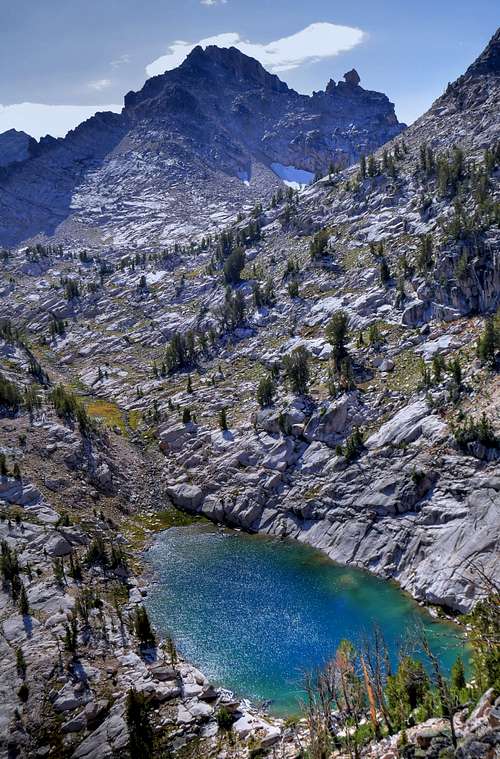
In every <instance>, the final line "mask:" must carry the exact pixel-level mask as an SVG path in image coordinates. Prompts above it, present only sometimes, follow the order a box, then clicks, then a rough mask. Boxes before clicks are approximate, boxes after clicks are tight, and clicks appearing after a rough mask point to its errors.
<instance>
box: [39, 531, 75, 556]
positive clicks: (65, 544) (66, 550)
mask: <svg viewBox="0 0 500 759" xmlns="http://www.w3.org/2000/svg"><path fill="white" fill-rule="evenodd" d="M44 548H45V550H46V551H47V554H48V555H49V556H51V557H53V558H59V557H60V556H67V555H68V554H70V553H71V551H72V548H71V543H69V541H68V540H66V538H65V537H64V536H63V535H60V534H59V533H58V532H55V533H54V534H53V535H51V536H50V537H49V539H48V540H47V542H46V543H45V546H44Z"/></svg>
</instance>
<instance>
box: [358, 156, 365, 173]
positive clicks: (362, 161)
mask: <svg viewBox="0 0 500 759" xmlns="http://www.w3.org/2000/svg"><path fill="white" fill-rule="evenodd" d="M359 176H360V178H361V179H365V177H366V157H365V156H364V155H362V156H361V158H360V159H359Z"/></svg>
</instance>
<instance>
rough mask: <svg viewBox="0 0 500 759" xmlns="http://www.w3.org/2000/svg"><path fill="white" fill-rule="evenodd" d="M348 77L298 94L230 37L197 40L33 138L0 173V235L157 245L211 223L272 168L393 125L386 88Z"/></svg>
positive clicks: (368, 142) (366, 147) (296, 165)
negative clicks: (84, 116) (130, 85)
mask: <svg viewBox="0 0 500 759" xmlns="http://www.w3.org/2000/svg"><path fill="white" fill-rule="evenodd" d="M358 81H359V77H358V75H357V74H356V73H355V72H348V74H347V75H346V81H345V82H340V83H339V84H337V85H335V86H330V85H329V87H328V93H325V92H319V93H314V94H313V95H311V96H309V95H301V94H299V93H297V92H295V91H294V90H292V89H290V88H289V87H288V86H287V85H286V84H285V83H284V82H282V81H281V80H280V79H279V78H278V77H277V76H275V75H274V74H270V73H269V72H267V71H266V70H265V69H264V67H263V66H262V65H261V64H260V63H259V62H258V61H256V60H254V59H253V58H250V57H249V56H247V55H245V54H243V53H241V52H240V51H239V50H237V49H236V48H228V49H226V48H218V47H215V46H209V47H207V48H205V49H203V48H201V47H197V48H195V49H194V50H193V51H192V52H191V54H190V55H189V56H188V57H187V58H186V60H185V61H184V62H183V63H182V64H181V65H180V66H179V67H178V68H176V69H174V70H172V71H167V72H165V73H164V74H161V75H158V76H155V77H153V78H151V79H149V80H148V81H147V82H146V83H145V84H144V86H143V87H142V89H141V90H139V91H138V92H129V93H128V94H127V95H126V97H125V105H124V108H123V110H122V112H121V113H120V114H110V113H108V114H107V113H101V114H96V116H95V117H93V118H91V119H89V120H88V121H86V122H84V123H83V124H81V125H80V126H79V127H77V128H76V129H74V130H73V131H72V132H70V133H69V134H68V135H67V137H66V138H64V139H60V140H54V138H47V139H46V140H43V141H41V142H40V143H39V144H38V146H37V149H36V151H35V152H34V154H33V156H32V157H31V158H30V159H29V160H25V161H23V163H21V164H20V165H19V166H10V167H9V168H8V170H7V171H6V172H4V174H3V175H0V243H1V244H3V245H12V244H16V243H18V242H20V241H22V240H26V239H29V238H31V237H33V236H34V235H37V234H40V233H42V234H45V235H52V234H53V233H54V232H56V231H57V232H58V234H64V236H69V237H70V238H71V239H74V238H75V235H76V237H77V238H78V239H82V238H85V237H86V236H88V235H90V236H91V237H92V238H93V239H95V234H96V233H97V234H98V235H100V236H101V238H102V239H103V240H106V241H107V242H112V243H113V244H116V245H123V244H128V243H130V242H132V241H133V242H135V243H136V244H140V245H144V244H145V243H147V244H148V245H157V244H160V245H163V244H167V243H169V242H171V241H172V235H175V236H176V237H177V238H178V239H180V238H181V237H184V238H185V237H186V236H189V235H193V236H197V235H199V234H200V233H203V232H207V231H209V230H212V231H213V230H215V229H220V228H221V227H222V226H223V225H224V224H226V223H227V222H228V221H229V220H230V219H231V218H233V217H234V216H236V214H237V213H238V211H239V210H240V209H241V208H242V207H244V206H245V205H247V206H248V205H250V206H251V205H254V204H255V203H257V202H259V201H261V200H263V199H266V198H268V197H270V195H271V194H272V193H273V192H274V190H275V189H276V188H277V186H279V184H280V183H281V180H280V178H279V176H280V174H279V172H283V170H287V169H289V168H291V169H293V170H296V169H298V170H301V171H306V172H308V175H309V176H310V177H311V178H312V177H313V176H314V173H316V172H325V171H327V170H328V166H329V165H330V164H332V163H333V164H336V165H338V166H347V165H349V164H351V163H353V162H354V161H356V160H357V159H358V158H359V155H360V154H361V153H369V152H371V151H373V150H374V149H376V148H377V147H379V146H380V145H382V144H383V143H384V142H386V141H387V140H388V139H390V138H391V137H394V136H395V135H397V134H399V133H400V132H401V131H402V129H403V128H404V125H402V124H399V123H398V120H397V118H396V115H395V113H394V106H393V104H392V103H391V102H390V101H389V99H388V98H387V96H386V95H384V94H383V93H379V92H371V91H368V90H364V89H363V88H362V87H360V86H359V85H358V83H357V82H358ZM275 167H278V170H277V171H278V173H276V170H275ZM279 167H283V168H279ZM41 198H43V199H44V202H43V203H41V202H40V199H41Z"/></svg>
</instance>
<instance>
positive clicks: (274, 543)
mask: <svg viewBox="0 0 500 759" xmlns="http://www.w3.org/2000/svg"><path fill="white" fill-rule="evenodd" d="M199 524H200V526H202V527H206V528H208V529H207V530H204V529H201V530H198V529H197V527H196V526H195V529H194V532H195V533H196V534H198V533H199V534H202V535H203V534H208V535H210V536H212V538H213V539H214V540H215V543H216V544H217V542H220V541H219V538H220V537H222V536H224V537H227V538H231V537H232V538H233V540H237V539H238V536H241V539H240V541H238V543H236V544H235V547H236V549H237V548H238V545H239V544H240V543H241V542H243V544H245V541H248V540H249V539H250V540H251V544H250V545H251V546H252V550H254V551H255V550H256V551H257V553H258V552H259V551H263V552H264V553H265V552H266V550H268V549H267V548H266V546H270V547H272V549H271V548H270V549H269V550H270V552H272V553H273V554H276V553H278V554H279V553H281V554H284V555H288V554H290V556H298V557H299V559H300V561H304V557H305V561H306V563H307V564H308V566H307V569H308V571H309V570H310V571H311V574H312V576H313V578H314V577H316V576H319V577H321V578H322V577H323V576H330V575H332V576H335V575H338V576H339V577H343V578H344V579H347V580H349V581H350V579H351V578H352V577H354V578H355V580H356V582H357V583H358V584H359V587H360V588H361V589H362V590H364V589H365V588H370V587H373V588H374V589H375V590H374V591H373V592H376V594H377V596H380V597H381V598H382V599H384V598H385V599H389V600H388V601H387V602H388V603H395V604H396V607H395V608H398V607H399V606H400V607H401V608H402V609H407V612H404V614H407V613H408V614H409V615H410V616H409V617H408V620H406V617H405V618H404V620H403V621H404V624H405V625H406V624H407V623H408V624H409V622H410V621H411V620H412V619H415V621H416V619H417V617H419V618H420V617H421V615H425V616H424V617H421V618H422V619H423V620H424V622H425V618H426V617H427V622H425V624H426V625H427V626H429V625H434V624H436V625H442V626H443V627H442V630H441V631H440V632H439V635H441V636H442V635H443V631H444V630H445V628H447V627H448V626H449V632H448V631H446V634H447V635H448V634H449V635H450V637H451V636H453V637H455V635H458V634H459V633H460V637H461V636H462V634H463V632H464V628H463V625H460V624H457V622H456V620H455V619H449V618H445V619H443V617H442V616H439V617H438V616H437V615H436V614H429V613H428V612H429V610H428V609H426V608H425V607H424V606H422V605H420V604H418V603H417V602H416V601H415V599H413V598H412V597H411V595H410V594H409V593H405V592H404V591H402V590H401V589H400V588H399V586H398V585H397V583H395V582H387V580H384V579H383V578H379V577H377V576H376V575H374V574H372V573H370V572H367V571H366V570H362V569H359V568H357V567H352V566H342V565H339V564H338V563H337V562H334V561H332V560H331V559H330V558H329V557H328V556H327V555H326V554H325V552H322V551H319V550H318V549H315V548H313V547H311V546H309V545H307V544H304V543H300V542H299V541H296V540H294V539H293V538H292V539H289V538H286V539H285V540H280V539H279V538H278V537H276V536H273V535H264V534H262V533H260V534H259V533H253V534H252V533H248V532H245V531H238V530H233V529H232V528H229V527H227V526H221V525H219V526H217V525H215V524H213V523H211V522H210V521H207V522H205V524H204V520H203V522H200V523H199ZM162 532H165V534H168V533H169V532H170V530H169V529H168V528H167V530H165V531H160V532H158V533H154V534H151V535H150V536H149V539H148V541H147V544H146V545H145V546H144V549H143V562H144V565H145V567H144V569H145V571H144V573H143V579H144V581H145V584H146V585H147V588H148V590H147V601H146V605H147V606H148V610H149V611H150V613H151V604H152V603H153V604H154V603H155V599H157V598H158V595H161V587H162V574H161V572H162V571H164V567H163V564H162V566H161V569H160V572H158V566H156V568H155V566H154V556H152V555H151V554H150V551H151V550H153V551H154V550H155V546H156V547H158V545H160V546H161V545H162V543H161V540H160V543H159V536H160V535H161V534H162ZM192 532H193V531H192V530H191V529H190V528H188V534H187V535H185V536H184V538H183V539H182V540H181V539H180V538H177V540H178V542H179V543H182V544H184V543H189V540H190V533H192ZM259 537H261V538H263V542H262V543H260V541H259V542H258V543H254V542H253V538H259ZM173 539H174V538H172V537H170V538H167V540H170V541H171V540H173ZM174 542H175V541H174ZM285 544H286V545H287V547H288V548H290V551H288V550H286V551H281V548H279V547H280V546H281V545H283V547H284V545H285ZM259 545H260V546H262V548H258V546H259ZM276 549H278V550H276ZM182 550H183V551H186V550H187V549H186V547H185V546H184V545H183V547H182ZM195 553H196V552H192V553H189V551H188V554H187V555H185V556H184V557H183V559H184V560H186V561H187V560H189V562H190V563H191V564H193V562H194V566H196V555H195ZM188 556H189V559H188ZM223 558H225V556H223ZM300 561H299V563H300ZM205 566H210V563H209V561H206V562H205ZM235 566H236V567H239V569H240V570H242V569H245V571H246V565H245V562H241V563H240V564H239V565H238V564H236V565H235ZM295 569H296V568H295ZM212 570H213V567H212V568H211V569H210V570H206V571H208V572H210V571H212ZM289 570H290V567H288V565H287V566H286V573H285V574H286V575H287V578H288V574H289ZM291 570H292V574H293V571H294V566H293V562H292V564H291ZM193 571H194V570H193ZM231 571H234V572H235V573H237V572H236V571H235V567H232V568H231ZM195 574H196V576H197V577H198V582H197V583H196V584H195V585H199V584H200V583H203V579H202V578H200V575H201V574H202V573H197V572H196V571H195ZM184 579H185V578H184ZM171 580H172V577H171V576H170V575H169V581H170V582H171ZM294 580H295V581H297V577H294ZM298 580H299V581H300V577H299V578H298ZM288 581H289V582H292V580H291V579H290V580H289V579H287V580H285V582H288ZM226 591H227V589H224V588H222V589H221V592H222V593H224V592H226ZM170 592H171V593H172V588H170ZM192 592H193V593H196V589H193V591H192ZM262 592H264V591H262ZM284 592H286V593H288V594H289V589H288V588H285V591H284ZM356 592H359V589H357V591H356ZM152 599H153V601H152ZM391 599H392V600H391ZM326 600H327V601H328V598H327V599H326ZM372 600H373V599H372ZM212 601H214V599H212ZM216 608H217V607H216V604H215V602H214V611H213V614H214V615H216V613H217V612H216ZM225 611H226V613H227V609H226V610H225ZM178 615H179V610H177V611H176V614H173V615H172V616H173V617H175V618H176V619H177V617H178ZM419 615H420V616H419ZM198 616H199V614H198ZM201 616H203V614H202V615H201ZM367 619H368V617H367ZM152 620H153V622H154V623H155V625H156V627H157V628H158V629H159V630H160V631H161V632H162V634H163V633H165V632H166V629H165V625H162V624H161V623H160V624H159V623H158V619H157V617H156V616H155V614H154V613H153V614H152ZM320 621H321V619H320ZM211 623H212V620H211ZM268 623H269V620H266V619H263V620H262V621H261V624H263V625H264V627H265V626H266V624H268ZM370 624H371V623H370ZM197 626H198V627H199V626H200V620H199V619H197V618H196V615H195V617H194V618H193V619H191V620H190V622H189V624H188V625H187V628H188V629H189V631H190V641H189V645H188V646H187V648H186V646H185V645H182V641H179V646H180V650H181V651H182V653H183V655H184V656H185V658H186V659H188V660H190V661H193V662H195V664H196V666H199V667H200V669H201V670H202V671H204V672H205V674H207V676H208V677H209V679H210V680H211V681H214V682H215V683H217V684H218V685H220V686H222V687H224V688H229V689H230V690H232V691H233V692H235V693H241V694H243V695H242V697H243V698H247V699H248V700H249V702H250V703H252V704H255V703H258V702H260V701H264V702H266V701H268V700H270V701H274V700H275V699H273V698H272V697H268V695H267V694H266V693H265V692H264V693H262V694H259V697H258V698H255V697H254V696H253V695H252V694H249V693H248V691H245V689H244V688H243V689H242V688H238V687H236V688H235V687H234V682H231V679H232V678H233V676H234V672H233V669H231V670H230V671H229V672H228V676H227V677H224V676H220V677H219V676H215V677H214V672H215V671H217V667H216V666H215V665H214V667H215V668H214V669H211V667H210V666H207V665H206V662H204V661H203V658H201V659H200V651H203V645H204V640H205V638H206V635H207V632H206V630H205V629H204V628H203V622H202V623H201V631H199V632H198V638H199V641H196V645H194V644H193V641H192V640H191V637H192V632H191V631H192V628H194V629H195V630H196V629H197ZM403 627H404V625H402V627H401V629H403ZM318 629H321V626H320V627H319V628H318ZM436 629H438V628H436ZM399 631H400V628H399V627H398V633H399ZM169 632H170V633H171V634H172V635H173V637H174V639H176V637H177V636H176V630H175V625H173V628H172V629H170V630H169ZM285 632H286V631H285ZM299 632H300V631H299ZM314 632H315V630H313V633H311V634H314ZM323 632H324V630H323ZM231 634H232V630H229V631H228V630H225V635H221V638H222V639H224V637H227V636H228V635H229V637H230V635H231ZM273 634H274V633H273V631H272V630H271V632H270V635H271V637H272V635H273ZM281 634H284V633H283V631H281ZM193 635H194V638H195V639H196V633H194V634H193ZM256 636H257V637H258V632H256ZM346 637H348V636H346ZM263 645H264V644H263ZM325 645H326V646H327V647H328V645H327V644H325ZM290 648H291V649H293V641H291V642H290ZM333 648H334V646H333V644H332V646H331V650H332V654H333ZM323 653H324V652H323ZM278 654H279V652H278ZM278 658H279V656H278ZM325 661H326V659H325ZM317 663H318V662H315V664H317ZM212 664H213V662H212V663H211V666H212ZM291 671H294V669H293V666H291V668H290V669H287V668H285V670H284V672H285V673H286V674H288V675H289V672H291ZM277 679H278V680H280V679H281V680H283V681H284V680H286V676H285V675H283V673H282V674H281V675H280V674H278V675H277ZM257 708H258V707H257ZM271 711H272V710H271ZM275 714H276V716H287V715H286V714H284V713H276V712H275ZM295 715H297V710H296V711H295Z"/></svg>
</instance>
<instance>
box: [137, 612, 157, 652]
mask: <svg viewBox="0 0 500 759" xmlns="http://www.w3.org/2000/svg"><path fill="white" fill-rule="evenodd" d="M134 632H135V634H136V636H137V638H138V639H139V643H140V645H141V646H145V647H150V646H154V645H155V634H154V632H153V630H152V628H151V623H150V621H149V617H148V613H147V611H146V609H145V608H144V606H137V607H136V609H135V618H134Z"/></svg>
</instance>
